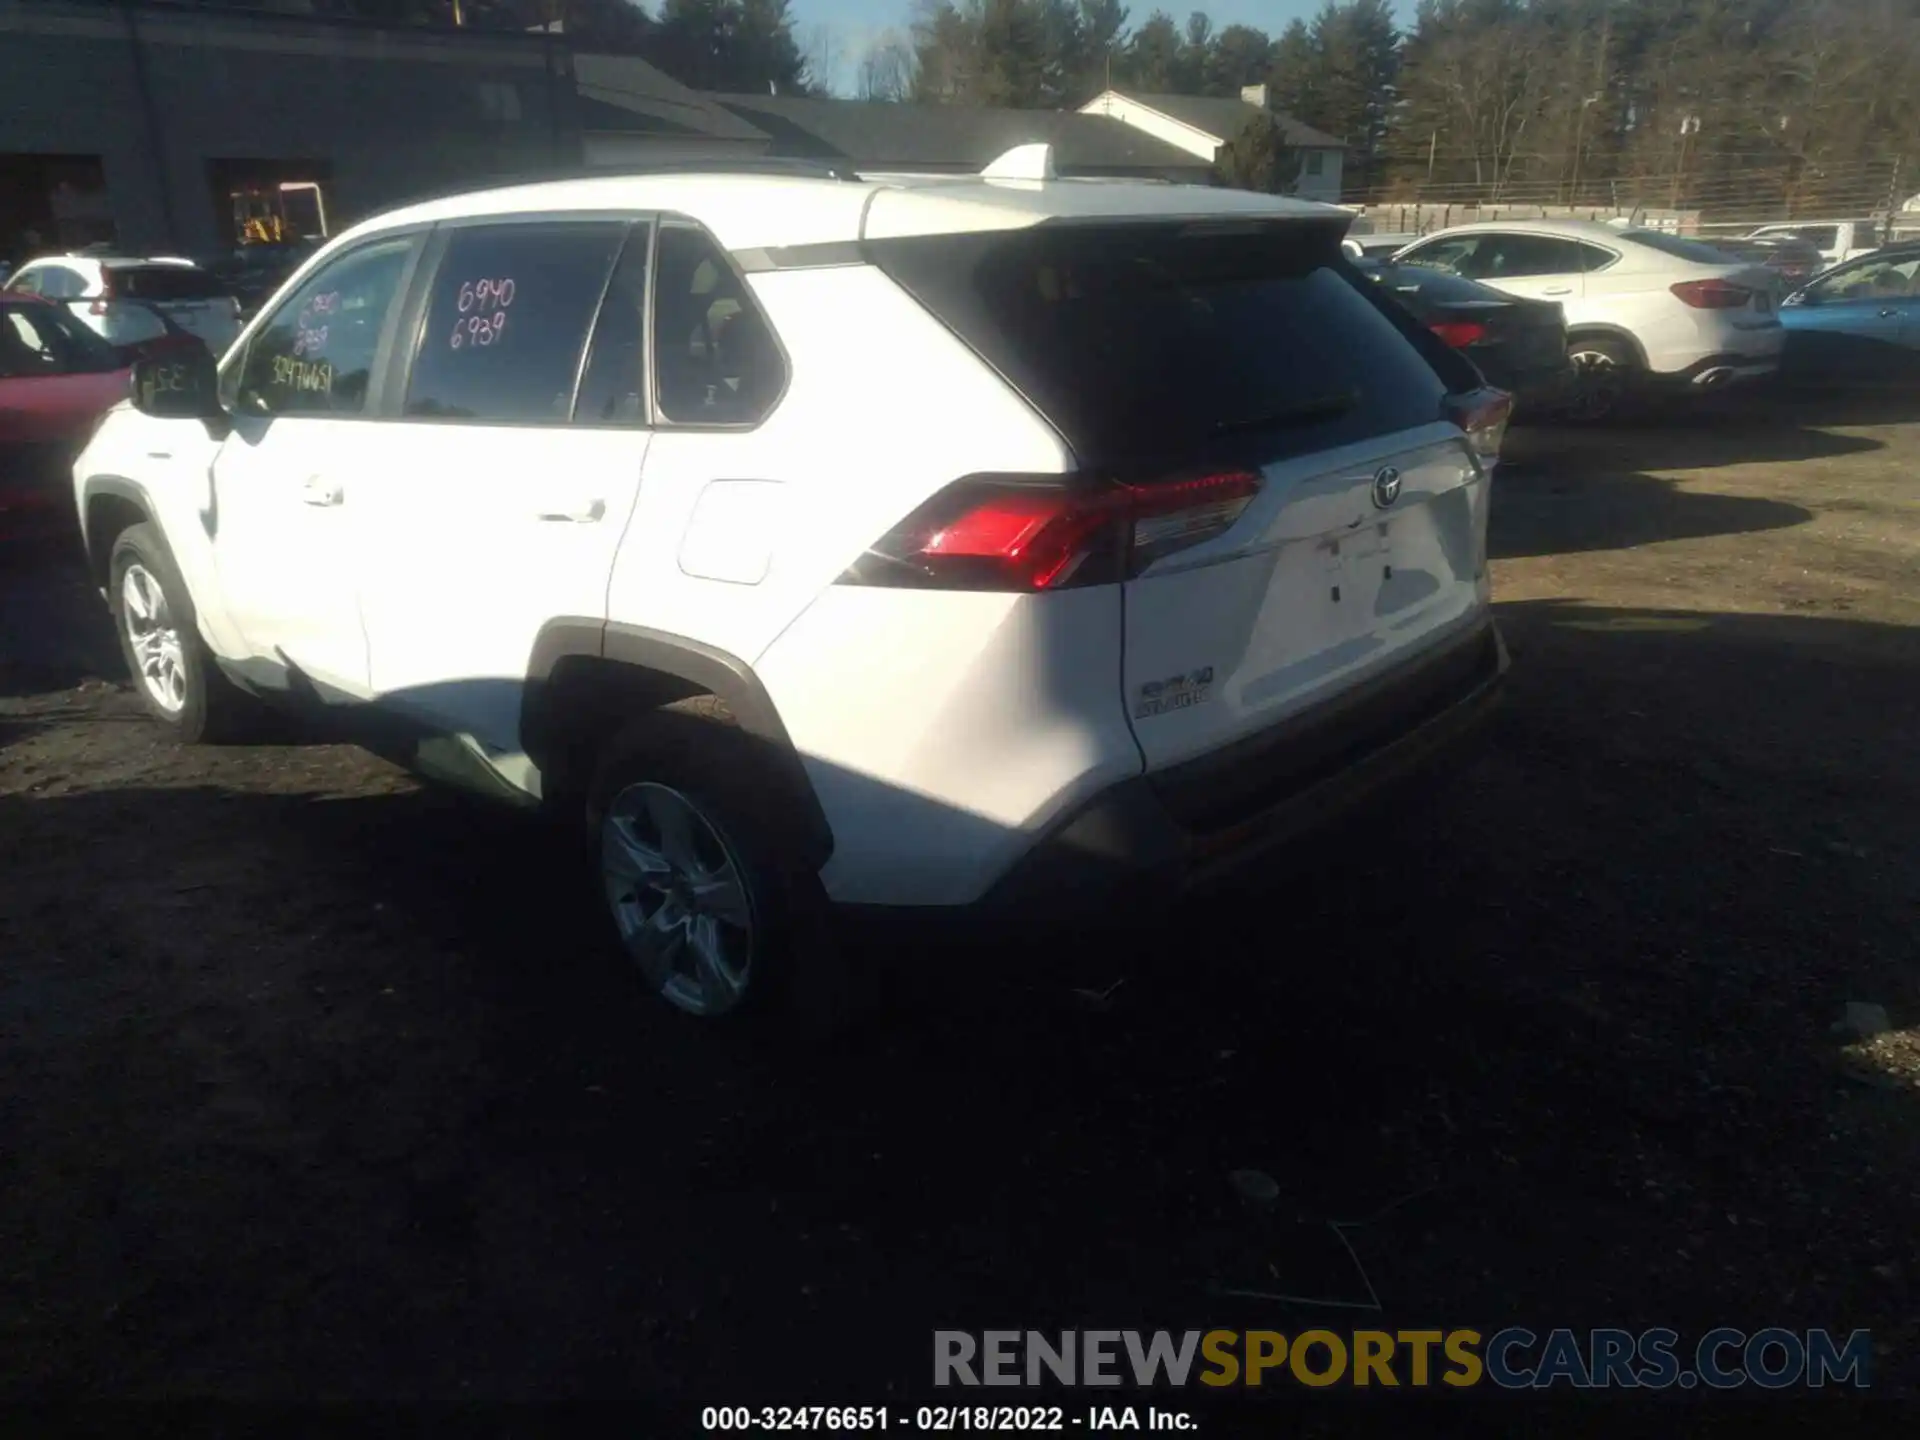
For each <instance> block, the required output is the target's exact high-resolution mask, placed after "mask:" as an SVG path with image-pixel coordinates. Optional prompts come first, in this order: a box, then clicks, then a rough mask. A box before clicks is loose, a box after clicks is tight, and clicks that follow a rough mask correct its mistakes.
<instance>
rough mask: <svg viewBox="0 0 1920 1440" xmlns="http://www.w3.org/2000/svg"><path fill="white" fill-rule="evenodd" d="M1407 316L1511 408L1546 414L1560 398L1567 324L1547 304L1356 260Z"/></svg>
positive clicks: (1566, 382)
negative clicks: (1507, 398) (1503, 395)
mask: <svg viewBox="0 0 1920 1440" xmlns="http://www.w3.org/2000/svg"><path fill="white" fill-rule="evenodd" d="M1355 264H1356V268H1357V269H1359V271H1360V273H1361V274H1363V275H1366V276H1367V277H1368V278H1369V279H1371V280H1372V281H1373V282H1374V283H1375V284H1376V285H1378V286H1380V287H1381V288H1382V289H1384V290H1387V291H1388V292H1390V293H1391V294H1392V295H1393V298H1394V299H1396V300H1398V301H1399V302H1400V303H1401V304H1402V305H1404V306H1406V307H1407V309H1409V310H1411V311H1412V312H1413V315H1414V318H1415V319H1417V320H1418V321H1419V322H1420V323H1421V324H1422V325H1425V326H1426V327H1427V328H1428V329H1429V330H1431V331H1432V332H1433V333H1434V334H1435V335H1438V336H1439V337H1440V338H1441V339H1442V340H1444V341H1446V342H1447V344H1449V345H1451V346H1452V347H1453V348H1454V349H1456V350H1458V351H1459V352H1460V353H1461V354H1462V355H1465V356H1466V357H1467V358H1468V359H1469V360H1471V361H1473V363H1474V364H1475V365H1477V366H1478V367H1479V369H1480V373H1481V374H1482V375H1484V376H1486V378H1487V383H1488V384H1490V385H1497V386H1498V387H1499V388H1500V389H1502V390H1505V391H1507V392H1508V393H1509V394H1511V395H1512V396H1513V398H1514V408H1515V410H1516V412H1519V411H1540V410H1548V409H1552V408H1553V407H1554V406H1555V405H1556V404H1557V403H1560V402H1562V401H1564V400H1566V399H1567V398H1568V392H1569V390H1570V388H1571V384H1572V369H1571V367H1570V366H1569V365H1568V363H1567V323H1566V317H1565V315H1564V314H1563V313H1562V311H1561V309H1560V307H1559V306H1558V305H1557V304H1555V303H1553V302H1552V301H1550V300H1523V299H1521V298H1519V297H1518V296H1514V295H1509V294H1507V293H1506V292H1505V291H1502V290H1494V289H1491V288H1490V287H1488V286H1485V285H1481V284H1477V283H1476V282H1474V281H1472V280H1466V279H1462V278H1461V277H1460V276H1458V275H1450V274H1448V273H1447V272H1445V271H1443V270H1432V269H1427V268H1424V267H1422V266H1417V265H1387V264H1382V263H1379V262H1375V261H1366V260H1362V261H1357V262H1355Z"/></svg>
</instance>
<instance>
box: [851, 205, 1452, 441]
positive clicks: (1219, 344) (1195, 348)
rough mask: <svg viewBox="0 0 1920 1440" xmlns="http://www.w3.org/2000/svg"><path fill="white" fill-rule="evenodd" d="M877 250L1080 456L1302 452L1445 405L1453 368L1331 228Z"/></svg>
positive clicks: (943, 242) (1110, 232) (1045, 235)
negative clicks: (1439, 370)
mask: <svg viewBox="0 0 1920 1440" xmlns="http://www.w3.org/2000/svg"><path fill="white" fill-rule="evenodd" d="M869 253H870V254H871V255H872V258H873V260H874V262H875V263H876V264H877V265H879V266H880V267H881V268H882V269H883V270H885V271H886V272H887V273H888V274H890V275H892V276H893V278H894V279H895V280H896V281H898V282H899V283H900V284H901V285H902V286H903V287H904V288H905V289H907V290H908V291H909V292H910V293H911V294H913V295H914V296H915V297H916V298H917V299H919V300H920V302H921V303H922V304H924V305H925V306H927V308H928V309H930V310H931V311H933V313H934V314H935V315H937V316H938V317H939V318H940V319H941V320H943V321H944V322H945V323H946V324H947V325H948V326H949V327H950V328H951V329H952V330H953V331H954V332H955V333H956V334H958V335H959V336H960V338H961V339H962V340H964V341H966V342H967V343H968V344H969V345H971V346H972V347H973V348H974V349H975V350H976V351H978V352H979V354H980V355H981V356H982V358H984V359H985V360H986V361H987V362H988V363H990V364H991V365H993V366H994V367H995V368H996V369H998V370H999V371H1000V372H1001V374H1003V375H1005V376H1006V377H1007V379H1008V380H1009V381H1011V382H1012V383H1013V384H1014V386H1015V387H1017V388H1018V389H1019V390H1020V391H1021V392H1022V393H1023V394H1024V395H1025V396H1026V397H1027V398H1028V399H1029V400H1030V401H1031V402H1033V404H1034V405H1035V406H1036V407H1037V408H1038V409H1039V410H1040V411H1041V412H1042V413H1043V414H1045V415H1046V416H1047V417H1048V418H1049V419H1050V420H1052V422H1053V423H1054V425H1055V426H1056V427H1058V429H1059V430H1060V432H1061V434H1062V435H1063V436H1065V437H1066V440H1067V442H1068V443H1069V444H1070V445H1071V446H1072V447H1073V449H1074V451H1075V452H1076V454H1077V455H1079V457H1080V458H1081V459H1082V460H1083V461H1094V460H1098V461H1120V460H1125V459H1131V458H1136V457H1137V458H1145V457H1175V456H1185V455H1191V454H1195V453H1196V452H1198V451H1200V450H1202V449H1205V448H1208V442H1209V441H1210V440H1218V439H1222V438H1223V437H1227V436H1234V437H1260V438H1261V439H1262V440H1263V441H1268V442H1270V445H1269V448H1271V449H1274V450H1276V451H1278V450H1282V449H1286V450H1296V451H1297V450H1299V449H1304V448H1308V447H1319V446H1325V445H1334V444H1344V443H1347V442H1349V441H1352V440H1357V439H1365V438H1370V437H1372V436H1375V435H1381V434H1388V433H1391V432H1394V431H1399V430H1406V429H1410V428H1412V427H1414V426H1416V425H1422V424H1427V423H1430V422H1431V421H1433V420H1436V419H1438V418H1439V416H1440V413H1441V409H1440V407H1441V401H1442V399H1443V397H1444V393H1445V387H1444V386H1443V385H1442V383H1441V381H1440V378H1439V376H1438V375H1437V374H1436V373H1435V371H1434V370H1433V369H1432V368H1431V367H1430V366H1429V365H1428V364H1427V362H1426V361H1425V360H1424V359H1423V358H1422V357H1421V355H1420V353H1419V352H1418V351H1417V350H1415V349H1414V348H1413V345H1412V343H1410V341H1409V340H1408V339H1407V337H1406V335H1405V334H1404V333H1403V332H1402V331H1401V329H1400V328H1399V327H1398V326H1396V324H1395V323H1394V321H1392V320H1391V319H1389V318H1388V317H1387V316H1386V314H1384V313H1383V311H1382V309H1381V307H1380V305H1379V303H1377V302H1376V301H1375V300H1374V299H1373V298H1372V297H1371V296H1370V295H1369V294H1367V293H1366V289H1365V288H1363V287H1370V284H1371V282H1369V281H1366V280H1362V279H1360V278H1359V277H1358V275H1357V274H1356V273H1355V272H1353V271H1352V270H1350V269H1348V268H1347V267H1346V266H1345V265H1344V264H1343V263H1342V262H1341V261H1340V259H1339V237H1338V235H1337V234H1336V233H1334V232H1333V231H1331V230H1329V229H1327V228H1326V227H1323V226H1302V225H1300V224H1298V223H1294V224H1290V225H1258V226H1248V225H1237V226H1233V227H1230V228H1229V227H1204V226H1196V225H1185V224H1175V225H1162V224H1132V225H1110V226H1098V227H1093V226H1073V227H1071V228H1068V227H1061V228H1059V229H1047V228H1044V227H1043V228H1040V229H1036V230H1029V231H1024V232H1021V233H1019V234H1016V235H1007V234H1005V233H1004V232H1003V233H1000V234H991V233H989V234H967V235H948V236H935V237H929V238H925V239H910V240H892V241H884V242H878V243H875V244H873V245H871V246H870V247H869ZM1283 435H1284V436H1286V437H1288V438H1287V439H1286V440H1281V439H1280V438H1279V437H1281V436H1283Z"/></svg>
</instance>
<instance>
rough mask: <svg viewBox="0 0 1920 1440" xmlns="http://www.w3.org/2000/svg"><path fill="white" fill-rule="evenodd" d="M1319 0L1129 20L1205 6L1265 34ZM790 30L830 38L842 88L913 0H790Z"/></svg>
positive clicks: (1233, 5) (1149, 2) (1219, 17)
mask: <svg viewBox="0 0 1920 1440" xmlns="http://www.w3.org/2000/svg"><path fill="white" fill-rule="evenodd" d="M1321 3H1322V0H1211V3H1207V4H1195V3H1193V0H1180V3H1168V0H1161V3H1160V4H1158V5H1156V4H1154V3H1153V0H1129V4H1128V6H1127V9H1128V11H1129V15H1128V20H1129V23H1131V24H1135V25H1137V24H1139V23H1140V22H1141V21H1142V20H1144V19H1146V18H1147V16H1149V15H1151V14H1152V13H1153V12H1154V11H1155V10H1156V9H1164V10H1165V11H1166V12H1167V13H1168V14H1169V15H1172V16H1173V17H1174V19H1176V20H1178V21H1180V23H1181V24H1183V25H1184V24H1185V23H1186V19H1187V16H1188V15H1189V14H1191V13H1192V12H1193V11H1195V10H1200V11H1204V12H1205V13H1206V15H1207V16H1208V17H1209V18H1210V19H1211V20H1212V21H1213V26H1214V29H1216V30H1220V29H1224V28H1225V27H1227V26H1228V25H1254V26H1258V27H1259V28H1260V29H1262V30H1265V31H1266V32H1267V33H1268V34H1269V35H1277V34H1279V33H1280V32H1281V31H1282V30H1284V29H1286V27H1287V22H1288V21H1289V20H1292V19H1294V18H1296V17H1306V18H1311V16H1312V15H1313V14H1314V12H1315V11H1317V10H1319V8H1320V5H1321ZM792 11H793V15H794V33H795V34H796V35H798V36H799V39H800V45H801V48H802V49H803V50H809V49H811V48H812V45H813V41H814V39H815V37H816V36H818V35H820V34H822V33H823V32H824V34H825V35H826V36H827V37H829V39H830V48H831V49H832V50H833V51H834V52H835V64H834V67H833V70H834V77H833V79H834V89H835V90H837V91H839V92H840V93H841V94H846V93H848V91H849V90H850V89H851V88H852V85H853V76H854V71H855V67H857V66H858V65H859V63H860V57H861V55H862V54H864V53H865V52H866V49H867V46H868V45H869V44H870V43H872V41H873V40H874V39H875V38H876V37H878V36H880V35H882V34H884V33H885V32H886V31H887V30H889V29H895V30H899V31H900V32H902V33H903V34H904V33H905V32H906V29H907V27H908V26H909V25H910V24H911V23H912V21H913V0H792Z"/></svg>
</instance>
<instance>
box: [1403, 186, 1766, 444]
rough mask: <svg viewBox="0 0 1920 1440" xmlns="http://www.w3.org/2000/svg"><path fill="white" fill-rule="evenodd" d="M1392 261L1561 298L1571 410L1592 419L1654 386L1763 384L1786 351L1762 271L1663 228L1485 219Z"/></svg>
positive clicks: (1693, 387)
mask: <svg viewBox="0 0 1920 1440" xmlns="http://www.w3.org/2000/svg"><path fill="white" fill-rule="evenodd" d="M1394 260H1395V263H1396V264H1401V265H1425V266H1430V267H1432V268H1435V269H1441V270H1447V271H1450V272H1452V273H1453V274H1456V275H1463V276H1465V277H1466V278H1468V279H1470V280H1477V281H1478V282H1479V283H1480V284H1482V285H1491V286H1493V287H1494V288H1495V289H1496V290H1505V291H1507V292H1508V293H1509V294H1512V295H1521V296H1526V297H1527V298H1529V299H1536V300H1552V301H1557V302H1558V303H1559V305H1560V308H1561V309H1562V310H1563V311H1564V312H1565V314H1566V317H1567V358H1568V360H1569V361H1570V362H1571V363H1572V365H1573V369H1574V373H1575V378H1576V380H1577V382H1578V384H1577V387H1576V392H1575V395H1574V397H1573V405H1572V408H1573V409H1574V410H1575V411H1576V413H1578V414H1580V415H1582V416H1583V417H1584V418H1588V419H1599V418H1601V417H1602V416H1604V415H1607V414H1609V413H1612V412H1613V411H1615V410H1617V409H1618V408H1619V407H1620V405H1621V403H1622V402H1623V401H1625V400H1627V399H1628V398H1630V397H1631V395H1632V394H1633V393H1634V391H1635V390H1637V389H1639V388H1642V387H1646V386H1655V387H1664V388H1667V389H1669V390H1676V391H1682V392H1684V391H1695V392H1698V391H1702V390H1712V389H1718V388H1720V387H1722V386H1726V385H1732V384H1738V383H1741V382H1744V381H1750V380H1758V379H1762V378H1764V377H1766V376H1769V375H1772V374H1773V373H1774V372H1776V371H1777V370H1778V369H1779V368H1780V352H1781V350H1782V348H1783V347H1784V345H1785V344H1786V332H1785V331H1784V330H1783V329H1782V328H1781V326H1780V317H1779V316H1778V315H1777V314H1776V313H1775V311H1774V304H1773V293H1774V277H1773V276H1772V274H1770V273H1769V272H1768V270H1767V269H1766V267H1764V266H1761V265H1754V264H1751V263H1748V262H1744V261H1739V260H1735V259H1733V258H1732V257H1731V256H1729V255H1727V254H1726V253H1725V252H1724V251H1721V250H1716V249H1715V248H1714V247H1713V246H1711V245H1708V244H1706V243H1704V242H1702V241H1698V240H1689V239H1686V238H1685V237H1683V236H1678V235H1668V234H1665V233H1663V232H1661V231H1658V230H1647V229H1641V228H1637V227H1632V226H1618V225H1604V224H1600V223H1598V222H1596V221H1591V220H1498V221H1487V222H1485V223H1483V224H1478V225H1456V226H1455V227H1453V228H1452V229H1450V230H1441V231H1437V232H1435V233H1434V234H1432V235H1429V236H1427V237H1426V238H1425V239H1423V240H1420V241H1418V242H1416V243H1415V244H1412V245H1409V246H1408V247H1407V248H1406V249H1404V250H1402V251H1400V252H1399V254H1397V255H1396V256H1395V257H1394Z"/></svg>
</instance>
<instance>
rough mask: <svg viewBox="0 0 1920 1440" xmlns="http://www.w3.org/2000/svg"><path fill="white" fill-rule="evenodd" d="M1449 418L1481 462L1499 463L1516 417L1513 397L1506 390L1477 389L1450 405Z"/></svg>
mask: <svg viewBox="0 0 1920 1440" xmlns="http://www.w3.org/2000/svg"><path fill="white" fill-rule="evenodd" d="M1449 412H1450V413H1449V415H1448V418H1449V419H1450V420H1452V421H1453V423H1454V424H1456V425H1458V426H1459V427H1460V428H1461V429H1462V430H1463V431H1465V432H1466V436H1467V444H1468V445H1469V446H1471V447H1472V448H1473V453H1474V454H1475V455H1478V456H1479V457H1480V458H1481V459H1482V460H1488V461H1492V460H1498V459H1499V458H1500V444H1501V442H1502V441H1503V440H1505V439H1506V438H1507V422H1508V421H1509V420H1511V419H1512V418H1513V397H1512V396H1511V395H1509V394H1507V392H1506V391H1504V390H1476V391H1475V392H1474V393H1473V394H1471V395H1463V396H1460V397H1458V398H1457V399H1455V400H1453V401H1451V402H1450V404H1449Z"/></svg>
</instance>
